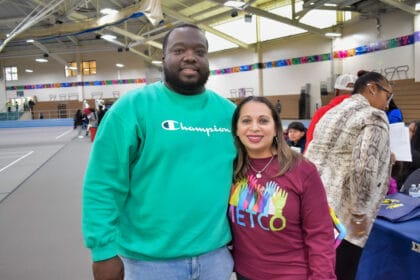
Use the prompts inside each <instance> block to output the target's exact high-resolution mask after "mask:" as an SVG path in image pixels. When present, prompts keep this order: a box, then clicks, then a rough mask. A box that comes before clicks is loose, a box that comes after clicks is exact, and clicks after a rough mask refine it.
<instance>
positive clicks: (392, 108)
mask: <svg viewBox="0 0 420 280" xmlns="http://www.w3.org/2000/svg"><path fill="white" fill-rule="evenodd" d="M386 115H387V117H388V121H389V123H390V124H391V123H398V122H403V121H404V117H403V114H402V112H401V109H400V108H398V106H397V104H395V101H394V99H391V100H390V102H389V106H388V109H387V111H386Z"/></svg>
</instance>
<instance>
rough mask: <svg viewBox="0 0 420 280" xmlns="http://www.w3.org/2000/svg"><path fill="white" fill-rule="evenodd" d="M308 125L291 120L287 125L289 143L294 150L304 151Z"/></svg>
mask: <svg viewBox="0 0 420 280" xmlns="http://www.w3.org/2000/svg"><path fill="white" fill-rule="evenodd" d="M305 134H306V127H305V125H304V124H303V123H301V122H291V123H290V124H289V126H288V127H287V140H286V141H287V144H288V145H289V146H290V148H292V150H294V151H296V152H298V153H303V150H304V149H305V143H306V136H305Z"/></svg>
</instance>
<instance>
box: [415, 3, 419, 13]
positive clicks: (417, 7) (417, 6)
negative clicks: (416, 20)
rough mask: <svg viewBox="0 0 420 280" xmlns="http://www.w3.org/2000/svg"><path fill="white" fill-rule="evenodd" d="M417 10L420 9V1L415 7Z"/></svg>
mask: <svg viewBox="0 0 420 280" xmlns="http://www.w3.org/2000/svg"><path fill="white" fill-rule="evenodd" d="M414 9H415V10H416V12H418V11H420V2H417V3H416V7H415V8H414Z"/></svg>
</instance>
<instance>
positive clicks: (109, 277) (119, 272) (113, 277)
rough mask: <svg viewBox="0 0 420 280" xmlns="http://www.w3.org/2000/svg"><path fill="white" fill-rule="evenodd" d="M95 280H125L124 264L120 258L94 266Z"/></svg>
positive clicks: (99, 262)
mask: <svg viewBox="0 0 420 280" xmlns="http://www.w3.org/2000/svg"><path fill="white" fill-rule="evenodd" d="M92 269H93V278H94V279H95V280H123V279H124V264H123V262H122V260H121V259H120V257H118V256H115V257H113V258H111V259H107V260H104V261H98V262H94V263H93V264H92Z"/></svg>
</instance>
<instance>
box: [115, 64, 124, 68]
mask: <svg viewBox="0 0 420 280" xmlns="http://www.w3.org/2000/svg"><path fill="white" fill-rule="evenodd" d="M115 66H117V67H118V68H123V67H124V64H121V63H117V64H115Z"/></svg>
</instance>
